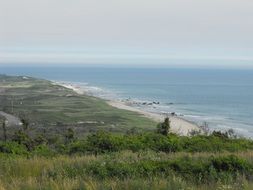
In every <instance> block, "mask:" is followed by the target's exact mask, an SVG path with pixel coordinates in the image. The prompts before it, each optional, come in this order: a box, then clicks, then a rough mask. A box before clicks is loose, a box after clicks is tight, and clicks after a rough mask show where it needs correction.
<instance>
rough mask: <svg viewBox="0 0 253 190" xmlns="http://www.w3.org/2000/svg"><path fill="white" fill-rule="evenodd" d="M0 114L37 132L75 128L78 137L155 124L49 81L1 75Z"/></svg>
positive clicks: (135, 114) (149, 126) (143, 127)
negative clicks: (21, 122)
mask: <svg viewBox="0 0 253 190" xmlns="http://www.w3.org/2000/svg"><path fill="white" fill-rule="evenodd" d="M0 111H3V112H5V113H8V114H11V115H14V116H16V117H17V118H25V119H28V120H29V123H30V126H31V127H32V128H33V129H34V130H35V131H44V132H45V131H46V132H50V133H61V132H62V131H64V130H65V129H67V128H69V127H72V128H74V129H75V130H76V131H77V132H78V134H84V133H90V132H94V131H97V130H98V129H104V130H108V131H113V132H126V131H127V130H129V129H131V128H134V127H137V128H138V129H145V130H149V129H153V128H154V126H155V122H153V121H151V120H150V119H148V118H145V117H143V116H141V115H139V114H137V113H135V112H131V111H125V110H120V109H117V108H113V107H111V106H109V105H108V104H107V103H106V102H105V101H103V100H101V99H98V98H95V97H91V96H87V95H80V94H77V93H75V92H74V91H72V90H70V89H67V88H65V87H62V86H59V85H55V84H53V83H52V82H50V81H47V80H42V79H35V78H31V77H22V76H18V77H14V76H5V75H0Z"/></svg>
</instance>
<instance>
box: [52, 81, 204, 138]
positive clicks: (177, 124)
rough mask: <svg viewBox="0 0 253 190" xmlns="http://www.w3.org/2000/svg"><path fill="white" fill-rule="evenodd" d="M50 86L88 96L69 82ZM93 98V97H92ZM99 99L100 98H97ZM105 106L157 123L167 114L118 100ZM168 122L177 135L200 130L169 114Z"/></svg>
mask: <svg viewBox="0 0 253 190" xmlns="http://www.w3.org/2000/svg"><path fill="white" fill-rule="evenodd" d="M52 84H54V85H60V86H62V87H65V88H68V89H70V90H73V91H74V92H76V93H77V94H80V95H85V94H86V95H90V94H89V93H88V92H86V91H85V90H84V89H82V88H81V87H80V86H78V85H75V84H73V83H70V82H55V81H52ZM92 96H94V95H92ZM98 98H101V97H98ZM106 102H107V104H108V105H110V106H112V107H115V108H118V109H123V110H128V111H132V112H136V113H138V114H140V115H142V116H144V117H147V118H149V119H151V120H153V121H155V122H157V123H159V122H163V121H164V119H165V118H166V117H168V115H167V114H162V113H161V114H159V113H154V112H149V111H144V110H142V109H139V108H136V107H134V106H131V103H130V104H129V102H124V101H119V100H106ZM169 118H170V121H171V130H172V132H173V133H177V134H179V135H183V136H187V135H189V132H190V131H193V130H196V131H199V130H201V129H200V127H199V126H198V125H197V124H195V123H194V122H191V121H188V120H187V119H185V118H182V117H181V116H176V115H172V114H170V116H169Z"/></svg>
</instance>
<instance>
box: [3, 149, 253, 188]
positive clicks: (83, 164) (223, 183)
mask: <svg viewBox="0 0 253 190" xmlns="http://www.w3.org/2000/svg"><path fill="white" fill-rule="evenodd" d="M230 155H231V154H230V153H220V154H212V153H195V154H189V153H174V154H165V153H156V152H152V151H145V152H136V153H133V152H131V151H123V152H118V153H111V154H105V155H99V156H95V155H86V156H57V157H53V158H45V157H31V158H26V157H22V156H15V157H10V156H7V155H2V156H1V157H0V190H2V189H3V190H19V189H20V190H23V189H24V190H29V189H31V190H32V189H41V190H44V189H45V190H46V189H47V190H50V189H52V190H53V189H56V190H57V189H59V190H65V189H66V190H71V189H73V190H77V189H123V190H124V189H130V190H131V189H172V190H173V189H175V190H176V189H189V190H195V189H199V190H202V189H203V190H204V189H252V187H253V183H252V182H251V180H252V179H249V178H247V176H245V175H243V174H241V175H240V174H239V173H238V175H237V176H235V178H233V179H232V178H231V179H230V177H231V176H223V177H224V179H225V178H226V180H222V179H220V180H219V179H218V180H216V181H215V180H213V181H211V180H210V182H209V183H199V184H197V183H195V182H194V181H192V180H188V179H187V178H185V177H184V175H181V173H178V172H176V170H170V172H169V173H164V172H163V171H162V170H161V171H160V173H152V174H151V175H145V172H147V173H148V171H149V170H150V167H153V166H152V165H145V167H144V168H145V169H146V171H145V170H143V168H141V169H137V170H136V171H137V172H139V174H138V173H133V175H132V176H131V175H124V174H122V175H121V173H120V172H122V171H124V167H130V166H131V163H133V167H138V165H139V164H140V163H142V162H143V161H144V162H145V161H146V163H160V162H163V161H164V162H167V161H177V160H182V159H183V160H184V159H186V160H187V159H189V160H190V163H198V162H199V163H203V164H205V163H207V160H208V159H209V158H210V157H214V158H223V157H226V156H230ZM233 155H234V156H237V157H240V158H241V157H243V158H244V159H245V160H246V161H247V163H250V164H253V152H243V153H234V154H233ZM108 162H109V163H110V164H111V165H110V167H111V168H110V169H111V171H107V170H105V167H104V166H105V165H106V164H107V163H108ZM118 164H121V165H120V166H122V167H121V168H120V169H119V168H117V166H118ZM182 165H183V164H182ZM114 167H115V168H114ZM122 168H123V169H122ZM107 169H108V168H107ZM114 169H115V172H116V173H113V171H114ZM118 169H119V170H118ZM128 169H130V170H131V169H133V168H126V171H128ZM165 169H166V167H165ZM150 171H151V170H150ZM96 172H98V173H96ZM103 172H105V173H104V176H103V177H102V178H101V176H100V175H101V174H103ZM117 172H118V173H117ZM141 172H142V173H143V172H144V175H140V173H141ZM112 174H114V175H112ZM222 175H226V173H223V174H221V175H220V176H222ZM211 177H212V176H211ZM210 179H211V178H210Z"/></svg>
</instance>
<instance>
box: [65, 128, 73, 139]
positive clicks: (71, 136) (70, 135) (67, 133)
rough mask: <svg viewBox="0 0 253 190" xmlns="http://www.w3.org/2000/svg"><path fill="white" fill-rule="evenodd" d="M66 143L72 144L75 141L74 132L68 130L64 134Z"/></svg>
mask: <svg viewBox="0 0 253 190" xmlns="http://www.w3.org/2000/svg"><path fill="white" fill-rule="evenodd" d="M65 139H66V142H72V141H73V140H74V139H75V132H74V130H73V129H72V128H68V130H67V132H66V134H65Z"/></svg>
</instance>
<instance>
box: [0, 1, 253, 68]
mask: <svg viewBox="0 0 253 190" xmlns="http://www.w3.org/2000/svg"><path fill="white" fill-rule="evenodd" d="M171 60H198V61H197V62H196V64H203V65H205V64H217V65H219V64H222V62H223V61H222V60H226V61H224V62H223V64H237V66H239V65H238V64H240V65H241V66H252V67H253V0H71V1H70V0H0V64H1V63H10V62H23V63H36V62H38V63H39V62H40V63H43V62H45V63H83V64H85V63H89V64H90V63H91V64H92V63H112V64H122V63H124V64H168V65H169V64H172V62H173V61H171ZM199 60H212V61H211V62H210V61H199ZM217 60H219V61H217ZM180 64H186V65H187V64H189V65H191V64H193V65H194V61H185V62H184V61H181V62H180Z"/></svg>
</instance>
